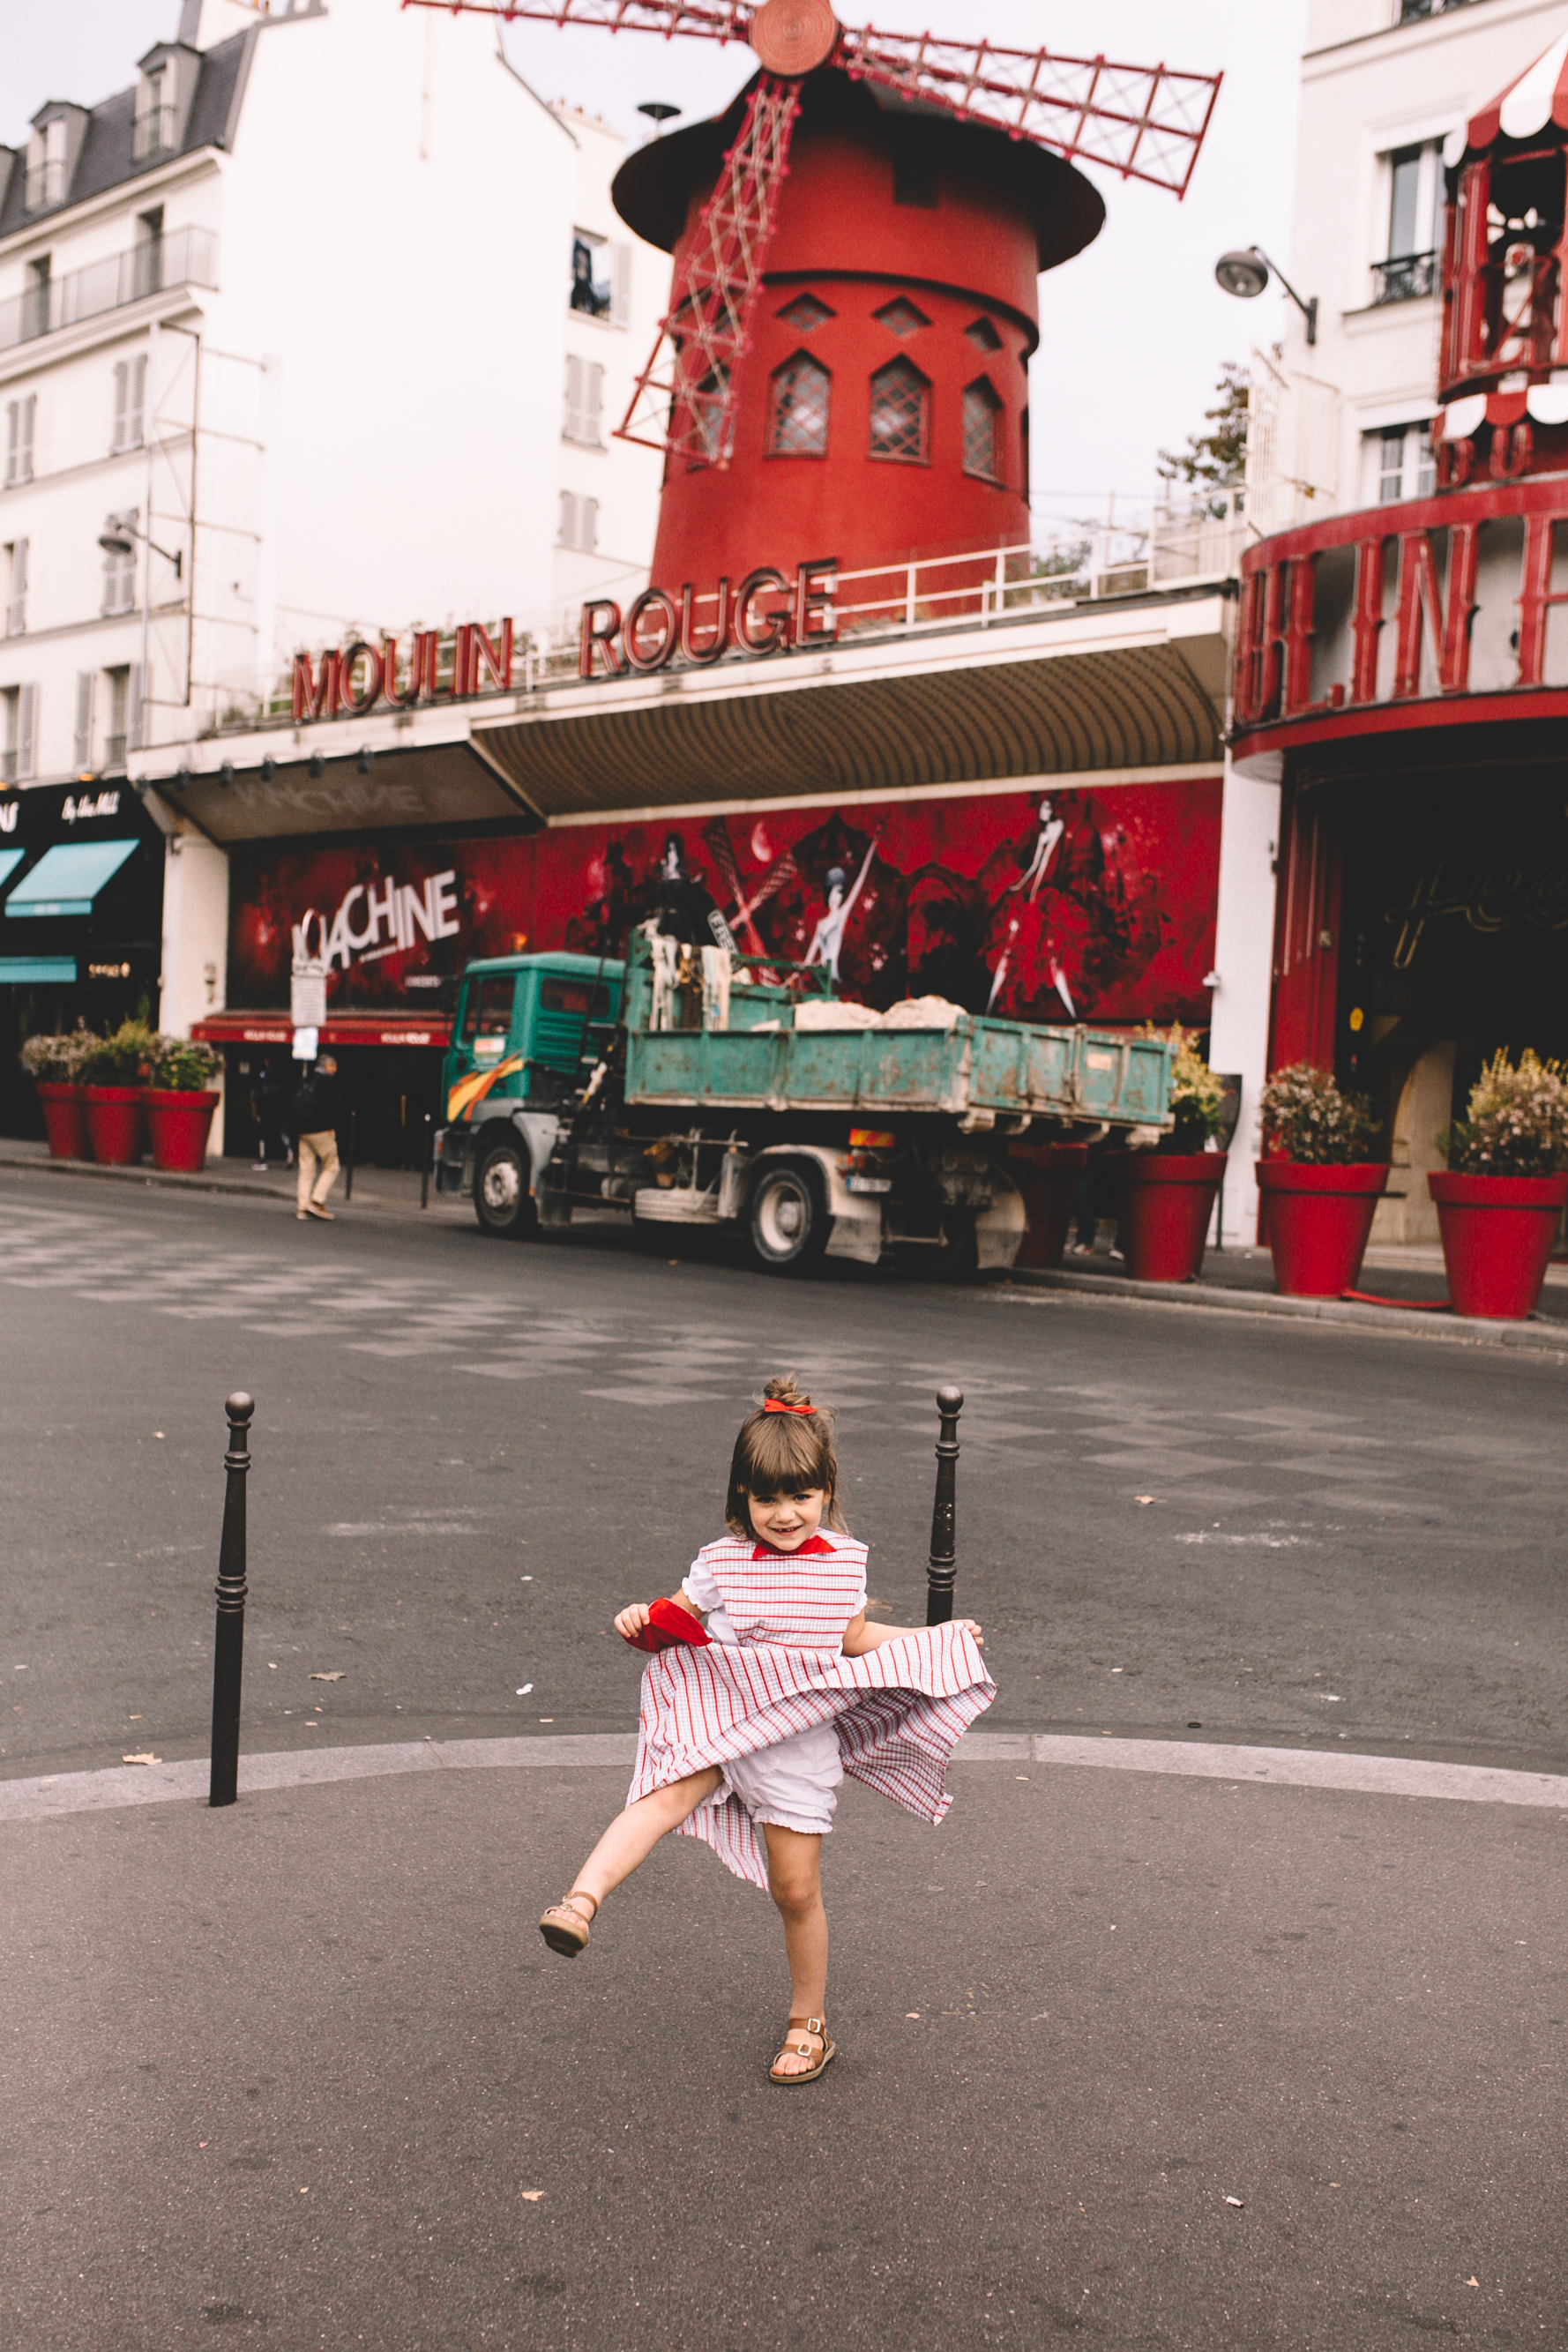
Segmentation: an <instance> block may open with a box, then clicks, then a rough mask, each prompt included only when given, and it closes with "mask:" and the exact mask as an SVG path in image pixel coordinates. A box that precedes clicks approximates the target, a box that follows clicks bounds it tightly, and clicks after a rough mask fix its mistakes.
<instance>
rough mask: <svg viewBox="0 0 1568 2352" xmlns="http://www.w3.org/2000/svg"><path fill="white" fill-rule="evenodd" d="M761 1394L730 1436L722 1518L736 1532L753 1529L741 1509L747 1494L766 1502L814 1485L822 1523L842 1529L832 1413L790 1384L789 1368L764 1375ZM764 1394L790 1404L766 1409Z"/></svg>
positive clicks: (844, 1531)
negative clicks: (778, 1375)
mask: <svg viewBox="0 0 1568 2352" xmlns="http://www.w3.org/2000/svg"><path fill="white" fill-rule="evenodd" d="M763 1399H764V1402H763V1403H762V1404H760V1405H759V1406H758V1407H757V1409H756V1411H755V1412H749V1413H748V1414H747V1415H746V1418H745V1420H744V1421H743V1422H742V1423H741V1433H740V1435H739V1437H737V1438H736V1440H735V1451H734V1454H733V1455H732V1456H731V1462H730V1491H729V1493H728V1494H727V1495H726V1496H725V1497H724V1524H725V1525H726V1527H728V1528H731V1529H732V1531H733V1532H734V1533H735V1534H736V1535H738V1536H749V1535H751V1534H752V1532H753V1530H752V1521H751V1515H750V1513H749V1512H748V1511H747V1509H746V1497H747V1496H748V1495H754V1496H756V1498H757V1500H758V1502H759V1503H771V1502H773V1500H774V1498H775V1497H776V1496H780V1495H799V1494H805V1492H806V1491H807V1490H808V1489H810V1488H813V1487H820V1488H821V1489H822V1491H823V1494H824V1495H825V1496H826V1501H825V1502H824V1504H823V1507H822V1519H823V1525H824V1526H825V1527H829V1528H837V1531H838V1533H839V1534H840V1535H847V1533H848V1529H847V1527H846V1526H845V1524H844V1519H843V1517H842V1515H841V1514H840V1511H839V1508H838V1456H837V1454H836V1453H835V1452H834V1450H833V1416H832V1414H831V1413H830V1412H827V1411H826V1407H823V1406H820V1405H813V1403H812V1402H811V1399H810V1398H809V1397H808V1396H807V1395H806V1394H805V1392H804V1391H803V1390H801V1389H799V1388H797V1387H796V1385H795V1374H794V1373H793V1372H786V1373H785V1375H784V1378H783V1379H782V1380H773V1381H769V1382H768V1384H767V1386H766V1388H764V1389H763ZM769 1399H771V1400H772V1401H773V1404H774V1406H775V1407H777V1406H780V1405H783V1406H786V1407H793V1408H794V1410H793V1411H785V1412H778V1411H776V1410H775V1411H774V1412H769V1411H768V1410H767V1402H766V1401H767V1400H769Z"/></svg>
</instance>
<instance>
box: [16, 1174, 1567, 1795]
mask: <svg viewBox="0 0 1568 2352" xmlns="http://www.w3.org/2000/svg"><path fill="white" fill-rule="evenodd" d="M0 1219H3V1221H4V1233H5V1246H4V1255H3V1258H0V1325H3V1328H4V1333H5V1362H6V1380H5V1391H4V1404H3V1408H0V1409H3V1412H4V1430H5V1461H6V1465H7V1467H6V1483H7V1489H8V1497H7V1508H6V1511H5V1521H4V1526H3V1528H0V1570H3V1573H4V1578H5V1595H6V1607H5V1626H6V1633H7V1638H8V1641H9V1643H10V1646H11V1650H12V1655H11V1656H10V1657H9V1658H5V1659H0V1668H3V1670H4V1673H5V1679H6V1680H7V1681H9V1683H10V1685H11V1691H10V1694H9V1696H8V1700H7V1702H6V1704H5V1717H4V1723H3V1726H0V1776H4V1775H14V1774H17V1773H32V1774H36V1773H38V1772H42V1771H49V1770H56V1769H89V1768H91V1767H94V1766H99V1765H103V1764H108V1763H115V1762H118V1760H119V1759H120V1757H121V1754H122V1753H124V1752H126V1751H127V1750H128V1749H144V1748H156V1749H157V1751H158V1752H159V1753H160V1754H163V1755H167V1756H172V1757H182V1756H195V1755H198V1754H200V1753H202V1752H203V1747H204V1742H205V1736H206V1725H207V1719H208V1710H209V1706H210V1672H211V1669H210V1660H211V1643H212V1580H213V1575H214V1571H215V1569H216V1550H217V1536H218V1527H219V1521H220V1517H221V1510H222V1500H223V1477H222V1467H221V1465H222V1455H223V1449H224V1444H225V1433H224V1421H223V1412H222V1403H223V1399H224V1397H225V1395H226V1393H227V1391H229V1390H231V1389H234V1388H237V1387H244V1388H247V1389H249V1390H250V1391H252V1393H253V1394H254V1395H255V1397H256V1399H257V1414H256V1422H255V1426H254V1441H253V1450H254V1457H255V1468H254V1469H253V1471H252V1473H251V1475H250V1481H249V1487H250V1496H249V1502H250V1585H251V1601H250V1611H249V1621H248V1626H247V1680H246V1694H245V1732H246V1739H247V1744H248V1745H250V1746H252V1747H266V1748H276V1747H279V1746H287V1745H289V1744H290V1743H299V1744H305V1743H308V1742H309V1740H310V1739H311V1738H316V1737H318V1736H319V1735H324V1736H326V1737H330V1738H331V1739H332V1740H334V1741H342V1740H353V1739H384V1738H391V1737H395V1738H408V1737H418V1736H420V1735H421V1734H423V1733H426V1732H428V1733H430V1734H432V1735H433V1736H436V1737H437V1738H440V1737H448V1736H465V1735H466V1736H470V1737H472V1736H480V1735H483V1734H487V1733H500V1732H510V1733H513V1734H515V1733H518V1732H522V1731H533V1730H536V1729H537V1728H539V1727H540V1726H541V1725H542V1724H543V1725H548V1726H550V1727H552V1728H553V1729H554V1730H555V1731H557V1732H566V1731H590V1730H591V1731H598V1730H616V1729H621V1728H623V1727H626V1726H627V1725H629V1724H632V1723H634V1722H635V1719H636V1696H637V1660H636V1658H635V1656H633V1655H632V1654H629V1653H628V1652H627V1651H626V1649H625V1647H624V1645H623V1644H622V1643H620V1642H619V1641H617V1640H616V1636H615V1635H614V1634H613V1633H611V1632H610V1631H609V1621H610V1618H611V1616H612V1614H613V1613H614V1612H615V1611H616V1609H617V1608H619V1607H621V1606H623V1605H624V1603H625V1602H626V1601H628V1600H632V1599H638V1598H648V1597H651V1596H652V1595H653V1594H654V1593H655V1592H658V1591H668V1590H670V1589H671V1587H672V1586H673V1584H674V1583H675V1581H676V1580H677V1579H678V1577H679V1574H680V1572H681V1571H682V1570H684V1568H685V1566H686V1564H687V1562H688V1561H689V1559H690V1558H691V1556H692V1554H693V1553H694V1552H695V1551H696V1549H697V1548H698V1546H699V1545H700V1544H701V1543H703V1542H705V1541H707V1540H709V1539H710V1538H711V1537H712V1536H713V1535H714V1534H716V1533H717V1532H718V1531H719V1529H720V1524H721V1520H720V1514H721V1504H722V1496H723V1489H724V1476H725V1471H726V1468H727V1465H728V1459H729V1451H730V1446H731V1442H732V1436H733V1432H734V1429H735V1427H736V1426H737V1424H738V1422H739V1419H740V1416H741V1413H742V1411H743V1409H744V1408H745V1406H746V1404H747V1402H748V1400H749V1399H750V1398H752V1396H754V1394H755V1392H756V1391H757V1388H758V1386H759V1384H760V1382H761V1381H762V1380H763V1378H764V1377H765V1376H766V1375H767V1374H768V1373H769V1372H771V1371H774V1370H784V1369H798V1370H799V1371H800V1372H801V1373H802V1375H803V1376H804V1378H805V1381H807V1383H808V1385H809V1386H810V1388H811V1391H812V1392H813V1394H814V1395H816V1397H817V1398H818V1400H819V1401H826V1402H832V1403H834V1404H835V1405H836V1406H837V1408H838V1411H839V1414H840V1422H839V1450H840V1457H841V1462H842V1465H843V1469H844V1472H845V1476H846V1493H847V1504H848V1511H849V1517H850V1521H851V1524H852V1526H853V1527H854V1529H855V1531H856V1533H857V1534H858V1535H860V1536H862V1537H863V1538H866V1539H867V1540H868V1542H869V1544H870V1546H871V1579H870V1581H871V1592H872V1596H873V1599H874V1600H875V1601H879V1602H880V1603H882V1604H883V1608H882V1612H881V1613H883V1614H885V1615H886V1616H887V1617H889V1618H890V1619H892V1620H893V1621H895V1622H910V1623H918V1622H922V1620H923V1614H924V1574H925V1568H924V1564H925V1559H926V1554H927V1551H928V1549H929V1542H930V1514H931V1492H932V1482H933V1475H934V1471H933V1459H932V1452H931V1448H932V1445H933V1444H934V1440H935V1436H936V1416H935V1409H934V1404H933V1401H932V1400H933V1391H934V1390H935V1389H936V1387H937V1385H938V1383H939V1382H940V1381H942V1380H944V1379H949V1378H953V1379H956V1380H958V1381H960V1382H961V1383H962V1385H963V1389H964V1391H965V1394H966V1398H967V1400H968V1401H967V1402H966V1405H965V1408H964V1412H963V1422H962V1424H961V1434H962V1438H963V1458H962V1461H961V1463H960V1465H959V1553H960V1570H959V1585H958V1596H959V1605H960V1607H961V1609H962V1610H963V1612H966V1613H971V1614H973V1615H974V1616H976V1617H978V1618H979V1619H980V1620H981V1621H982V1622H984V1625H985V1626H986V1629H987V1633H988V1636H989V1642H990V1654H991V1656H992V1659H993V1662H994V1666H993V1670H994V1674H995V1675H996V1679H997V1682H998V1685H999V1690H1000V1696H999V1697H998V1700H997V1703H996V1706H995V1707H994V1709H993V1711H992V1714H991V1716H990V1717H989V1718H988V1719H987V1721H988V1727H992V1728H995V1727H1004V1726H1014V1727H1026V1728H1029V1729H1035V1730H1047V1729H1067V1730H1083V1729H1086V1728H1088V1729H1098V1728H1104V1729H1110V1730H1114V1731H1117V1732H1121V1733H1131V1732H1140V1733H1147V1734H1151V1735H1155V1736H1159V1737H1172V1736H1175V1737H1184V1736H1185V1735H1186V1733H1187V1728H1188V1727H1189V1726H1196V1725H1201V1726H1202V1727H1203V1729H1204V1732H1205V1737H1207V1738H1219V1739H1229V1738H1241V1739H1262V1740H1269V1741H1279V1740H1281V1739H1283V1740H1289V1741H1297V1740H1305V1741H1307V1742H1310V1743H1313V1744H1316V1743H1321V1742H1334V1741H1337V1740H1340V1739H1344V1740H1347V1741H1349V1742H1352V1743H1353V1744H1356V1745H1359V1746H1363V1747H1370V1748H1378V1747H1384V1748H1391V1749H1394V1750H1398V1749H1400V1748H1407V1747H1410V1748H1414V1749H1415V1752H1418V1753H1422V1754H1426V1755H1431V1756H1441V1757H1445V1758H1449V1759H1468V1760H1476V1761H1487V1762H1493V1763H1503V1764H1511V1765H1521V1766H1528V1767H1533V1768H1539V1769H1551V1770H1561V1769H1563V1767H1564V1765H1565V1763H1568V1705H1565V1701H1568V1640H1565V1638H1564V1636H1565V1633H1568V1586H1565V1578H1564V1549H1565V1538H1568V1448H1564V1446H1563V1437H1562V1433H1563V1407H1564V1402H1565V1400H1568V1373H1565V1371H1564V1370H1563V1368H1562V1367H1561V1366H1559V1365H1558V1364H1556V1363H1554V1362H1553V1361H1552V1360H1551V1359H1549V1358H1547V1359H1543V1358H1534V1357H1523V1356H1521V1357H1518V1358H1515V1357H1512V1356H1504V1355H1501V1354H1499V1353H1496V1352H1491V1351H1485V1350H1471V1349H1449V1348H1444V1347H1439V1346H1436V1345H1435V1344H1431V1343H1425V1342H1421V1341H1419V1340H1415V1339H1404V1338H1400V1337H1397V1336H1392V1335H1391V1336H1390V1337H1389V1338H1388V1339H1383V1338H1382V1337H1381V1336H1380V1335H1363V1334H1362V1333H1359V1332H1343V1333H1342V1332H1331V1331H1328V1330H1321V1329H1316V1328H1313V1329H1303V1328H1300V1327H1296V1326H1290V1327H1284V1326H1282V1325H1280V1324H1279V1323H1277V1322H1271V1323H1266V1322H1262V1321H1258V1322H1251V1321H1248V1320H1246V1319H1245V1318H1235V1317H1225V1318H1220V1317H1215V1316H1202V1315H1197V1314H1194V1315H1193V1316H1192V1317H1191V1318H1188V1317H1184V1316H1181V1315H1176V1314H1173V1313H1171V1312H1170V1311H1169V1310H1139V1309H1137V1308H1134V1307H1122V1306H1106V1305H1102V1304H1101V1303H1100V1301H1098V1300H1091V1299H1087V1298H1080V1297H1072V1296H1068V1295H1059V1294H1042V1293H1038V1292H1012V1293H1009V1292H1005V1291H998V1290H995V1289H986V1288H980V1289H973V1290H963V1289H951V1288H947V1287H934V1286H925V1285H921V1284H915V1283H911V1282H909V1281H900V1280H898V1279H892V1278H883V1277H879V1276H873V1277H871V1278H859V1279H857V1278H855V1277H854V1276H850V1278H847V1279H838V1280H834V1279H827V1280H824V1281H820V1282H815V1283H809V1284H804V1285H800V1284H785V1283H781V1282H779V1281H777V1280H776V1279H768V1278H766V1277H763V1276H758V1275H755V1274H752V1272H750V1271H749V1270H747V1269H745V1268H743V1267H742V1266H738V1265H728V1264H724V1263H715V1262H712V1261H705V1260H701V1259H696V1260H693V1259H689V1258H682V1259H680V1260H679V1262H678V1263H676V1264H674V1265H671V1264H670V1263H669V1262H668V1258H667V1257H666V1256H664V1255H659V1256H657V1257H649V1256H646V1255H641V1254H639V1253H638V1252H637V1250H636V1249H635V1248H634V1247H630V1246H627V1245H626V1244H623V1243H622V1242H621V1241H620V1240H619V1238H618V1237H610V1236H605V1237H595V1236H589V1237H587V1238H585V1239H584V1240H583V1241H578V1240H575V1239H574V1238H570V1237H569V1238H565V1239H563V1240H561V1241H558V1242H551V1243H548V1244H531V1245H526V1244H525V1245H520V1244H499V1243H495V1242H492V1241H489V1240H488V1239H486V1238H485V1237H484V1236H483V1235H481V1234H479V1231H478V1228H477V1227H476V1226H475V1225H474V1224H473V1223H472V1222H471V1220H469V1219H468V1216H467V1215H466V1214H465V1213H462V1212H460V1211H459V1212H447V1213H443V1214H439V1215H437V1213H432V1214H431V1216H430V1218H429V1219H428V1220H426V1221H425V1222H422V1223H421V1222H416V1221H415V1220H414V1219H413V1218H411V1217H408V1216H403V1217H395V1216H372V1215H367V1214H364V1213H361V1212H358V1211H356V1209H355V1208H354V1207H353V1206H352V1205H351V1206H350V1207H349V1209H347V1210H346V1211H345V1212H344V1213H342V1215H341V1216H340V1218H339V1221H338V1222H337V1223H335V1224H333V1225H331V1226H330V1227H329V1226H322V1227H316V1226H300V1225H299V1224H297V1223H296V1222H295V1221H294V1218H293V1216H292V1215H291V1214H290V1213H288V1212H287V1211H286V1210H283V1209H280V1208H279V1207H278V1206H276V1205H274V1204H273V1203H270V1202H253V1201H248V1200H232V1199H216V1200H215V1199H211V1198H208V1197H205V1196H197V1195H191V1194H188V1193H187V1194H181V1195H179V1196H177V1197H175V1196H171V1195H168V1194H163V1193H160V1192H154V1191H151V1190H149V1191H147V1192H138V1193H132V1192H129V1191H128V1189H127V1188H122V1187H119V1186H116V1187H113V1188H110V1187H108V1186H100V1185H96V1184H93V1183H92V1182H90V1181H86V1180H83V1181H80V1182H79V1183H77V1182H72V1183H67V1182H65V1181H60V1180H56V1181H48V1180H46V1179H37V1178H31V1177H28V1176H25V1175H9V1174H0ZM1216 1326H1218V1327H1219V1328H1215V1327H1216ZM1142 1498H1152V1499H1142ZM312 1674H339V1675H342V1677H343V1679H342V1680H341V1681H338V1682H334V1683H320V1682H316V1683H312V1682H311V1681H310V1679H309V1677H310V1675H312ZM527 1685H531V1687H524V1686H527ZM520 1692H521V1695H520Z"/></svg>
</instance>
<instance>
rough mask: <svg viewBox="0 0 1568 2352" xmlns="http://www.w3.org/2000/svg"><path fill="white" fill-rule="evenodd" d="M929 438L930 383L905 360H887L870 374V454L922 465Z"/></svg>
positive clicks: (927, 453)
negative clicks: (874, 372)
mask: <svg viewBox="0 0 1568 2352" xmlns="http://www.w3.org/2000/svg"><path fill="white" fill-rule="evenodd" d="M930 442H931V386H930V384H929V383H927V382H926V380H925V378H924V376H923V375H921V372H920V370H919V368H917V367H914V366H911V364H910V362H909V361H908V360H903V359H899V360H889V362H888V364H887V366H886V367H885V368H879V369H878V371H877V373H876V374H875V375H874V376H873V377H872V378H871V455H872V457H901V458H903V459H904V460H905V461H906V462H907V463H910V464H913V465H921V466H923V465H924V464H925V463H926V462H927V458H928V456H929V449H930Z"/></svg>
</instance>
